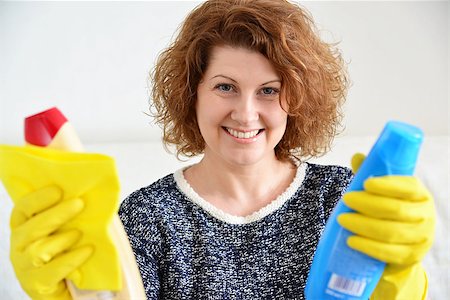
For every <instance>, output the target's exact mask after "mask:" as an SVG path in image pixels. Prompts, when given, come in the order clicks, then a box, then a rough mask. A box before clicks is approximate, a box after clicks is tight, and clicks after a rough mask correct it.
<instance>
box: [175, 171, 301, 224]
mask: <svg viewBox="0 0 450 300" xmlns="http://www.w3.org/2000/svg"><path fill="white" fill-rule="evenodd" d="M187 168H189V166H188V167H184V168H181V169H179V170H177V171H176V172H175V173H174V174H173V176H174V179H175V182H176V184H177V185H178V188H179V189H180V190H181V192H183V193H184V194H185V195H186V196H187V197H188V198H189V200H191V201H192V202H193V203H195V204H197V205H198V206H200V207H201V208H203V209H204V210H205V211H206V212H207V213H209V214H210V215H211V216H213V217H215V218H216V219H219V220H221V221H223V222H226V223H230V224H248V223H252V222H255V221H258V220H261V219H262V218H264V217H266V216H268V215H269V214H271V213H273V212H274V211H276V210H277V209H279V208H280V207H281V206H283V204H284V203H285V202H286V201H287V200H288V199H289V198H291V197H292V196H293V195H294V194H295V192H296V191H297V190H298V188H299V187H300V186H301V185H302V183H303V180H304V178H305V174H306V164H305V163H302V164H300V166H298V167H297V173H296V175H295V178H294V180H293V181H292V182H291V184H290V185H289V187H288V188H287V189H286V190H285V191H284V192H283V193H282V194H281V195H279V196H278V197H277V198H276V199H275V200H273V201H272V202H270V203H269V204H268V205H266V206H264V207H263V208H261V209H260V210H258V211H256V212H253V213H251V214H250V215H247V216H236V215H232V214H229V213H226V212H224V211H223V210H221V209H219V208H217V207H215V206H214V205H212V204H211V203H209V202H208V201H206V200H205V199H203V198H202V197H200V195H199V194H197V192H195V191H194V189H193V188H192V187H191V185H190V184H189V183H188V182H187V181H186V179H185V178H184V175H183V171H184V170H186V169H187Z"/></svg>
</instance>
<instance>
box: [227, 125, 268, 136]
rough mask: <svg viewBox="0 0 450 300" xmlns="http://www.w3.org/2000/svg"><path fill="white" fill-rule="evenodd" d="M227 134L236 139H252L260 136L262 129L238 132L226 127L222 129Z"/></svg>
mask: <svg viewBox="0 0 450 300" xmlns="http://www.w3.org/2000/svg"><path fill="white" fill-rule="evenodd" d="M222 128H223V129H224V130H225V131H226V132H227V133H228V134H230V135H231V136H233V137H235V138H238V139H252V138H255V137H257V136H258V135H260V134H261V133H262V132H263V131H264V129H255V130H249V131H239V130H235V129H232V128H228V127H222Z"/></svg>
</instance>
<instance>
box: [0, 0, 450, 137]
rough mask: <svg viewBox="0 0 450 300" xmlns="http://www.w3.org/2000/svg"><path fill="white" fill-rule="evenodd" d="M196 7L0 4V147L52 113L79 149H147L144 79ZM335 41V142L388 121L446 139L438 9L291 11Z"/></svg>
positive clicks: (443, 23)
mask: <svg viewBox="0 0 450 300" xmlns="http://www.w3.org/2000/svg"><path fill="white" fill-rule="evenodd" d="M197 4H198V2H191V1H183V2H173V1H165V2H0V143H22V122H23V118H24V116H27V115H30V114H32V113H35V112H38V111H41V110H43V109H46V108H49V107H51V106H55V105H56V106H58V107H59V108H60V109H62V111H63V112H64V113H65V114H66V115H67V116H68V117H69V118H70V120H71V121H72V123H74V125H75V127H76V128H77V129H78V132H79V133H80V135H81V137H82V139H83V140H84V141H85V142H87V143H88V142H104V141H133V140H134V141H136V140H154V139H158V138H159V135H160V131H159V129H158V128H157V127H155V126H154V125H151V124H150V122H151V119H150V118H149V117H147V116H146V115H145V114H144V112H146V111H147V108H148V88H147V79H148V71H149V70H150V69H151V67H152V64H153V63H154V61H155V57H156V55H157V53H158V52H159V51H160V50H161V49H162V48H163V47H164V46H166V45H167V44H168V43H169V40H170V39H171V37H172V34H173V32H174V30H175V29H176V28H177V27H178V25H179V23H180V22H181V20H182V19H183V17H184V16H185V15H186V14H187V13H188V11H189V10H190V9H192V8H193V7H195V6H196V5H197ZM302 5H303V6H305V7H306V8H307V9H309V10H310V11H311V13H312V15H313V16H314V18H315V20H316V21H317V22H318V24H319V27H320V28H321V29H322V30H323V32H322V33H323V36H324V38H326V39H327V40H333V41H341V48H342V50H343V53H344V56H345V59H346V60H347V61H348V62H349V71H350V75H351V78H352V81H353V87H352V88H351V89H350V93H349V96H348V101H347V104H346V118H345V123H346V131H345V134H346V135H375V134H377V133H378V132H379V130H380V129H381V127H382V126H383V124H384V123H385V121H386V120H388V119H399V120H403V121H407V122H411V123H414V124H417V125H419V126H420V127H422V128H423V129H424V130H425V133H426V134H428V135H448V134H449V116H448V114H449V104H448V86H449V75H448V47H449V46H448V36H449V28H448V2H444V1H441V2H302Z"/></svg>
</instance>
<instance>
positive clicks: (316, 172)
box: [306, 163, 353, 181]
mask: <svg viewBox="0 0 450 300" xmlns="http://www.w3.org/2000/svg"><path fill="white" fill-rule="evenodd" d="M306 164H307V176H308V177H316V178H327V179H329V180H338V181H339V180H342V181H350V180H351V178H352V176H353V175H352V170H351V169H350V168H347V167H343V166H338V165H319V164H313V163H306Z"/></svg>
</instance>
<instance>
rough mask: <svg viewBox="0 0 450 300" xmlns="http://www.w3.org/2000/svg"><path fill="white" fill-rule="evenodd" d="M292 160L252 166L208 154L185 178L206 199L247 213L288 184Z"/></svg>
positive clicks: (264, 203)
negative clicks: (224, 160) (217, 159)
mask: <svg viewBox="0 0 450 300" xmlns="http://www.w3.org/2000/svg"><path fill="white" fill-rule="evenodd" d="M295 170H296V168H295V167H294V166H293V164H292V163H289V162H281V161H279V160H278V159H276V157H275V155H274V156H273V159H266V160H264V161H262V162H258V163H255V164H252V165H232V164H228V163H226V162H223V161H222V162H218V161H215V160H214V159H212V158H211V157H209V156H207V155H205V157H204V158H203V159H202V161H200V162H199V163H198V164H196V165H194V166H192V167H191V168H189V169H188V170H186V172H185V178H186V180H187V181H188V182H189V184H190V185H191V186H192V187H193V188H194V190H195V191H196V192H197V193H198V194H199V195H200V196H201V197H202V198H203V199H205V200H206V201H208V202H210V203H211V204H213V205H215V206H216V207H218V208H219V209H222V210H224V211H226V212H228V213H232V214H235V215H247V214H249V213H251V212H254V211H256V210H258V209H259V208H261V207H264V206H265V205H267V204H268V203H270V202H271V201H273V200H274V199H276V198H277V196H279V195H280V194H281V193H283V192H284V190H285V189H286V188H287V187H288V186H289V184H290V183H291V182H292V180H293V178H294V176H295Z"/></svg>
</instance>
